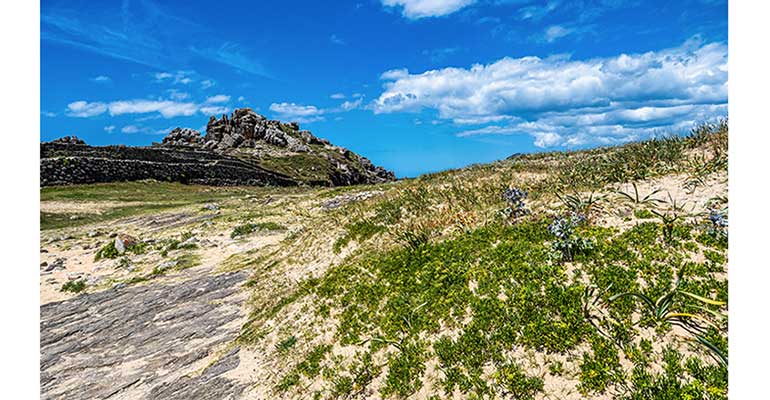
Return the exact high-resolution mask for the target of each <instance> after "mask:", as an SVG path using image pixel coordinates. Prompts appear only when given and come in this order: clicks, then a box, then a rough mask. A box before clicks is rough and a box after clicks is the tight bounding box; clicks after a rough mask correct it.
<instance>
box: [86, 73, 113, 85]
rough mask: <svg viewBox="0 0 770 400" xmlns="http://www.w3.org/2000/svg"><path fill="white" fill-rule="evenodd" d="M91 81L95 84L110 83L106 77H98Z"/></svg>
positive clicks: (110, 80)
mask: <svg viewBox="0 0 770 400" xmlns="http://www.w3.org/2000/svg"><path fill="white" fill-rule="evenodd" d="M91 81H93V82H96V83H109V82H112V79H110V77H109V76H107V75H99V76H95V77H93V78H91Z"/></svg>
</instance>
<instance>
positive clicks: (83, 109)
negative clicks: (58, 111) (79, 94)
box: [67, 100, 107, 118]
mask: <svg viewBox="0 0 770 400" xmlns="http://www.w3.org/2000/svg"><path fill="white" fill-rule="evenodd" d="M105 111H107V105H106V104H104V103H99V102H96V103H89V102H87V101H82V100H81V101H74V102H72V103H69V104H67V115H69V116H71V117H79V118H87V117H93V116H96V115H99V114H103V113H104V112H105Z"/></svg>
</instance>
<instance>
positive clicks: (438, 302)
mask: <svg viewBox="0 0 770 400" xmlns="http://www.w3.org/2000/svg"><path fill="white" fill-rule="evenodd" d="M727 132H728V127H727V122H726V121H724V122H721V123H717V124H711V125H702V126H700V127H698V128H697V129H695V130H693V132H692V133H691V134H690V135H688V136H685V137H671V138H664V139H658V140H651V141H645V142H639V143H632V144H628V145H625V146H620V147H607V148H600V149H594V150H589V151H581V152H568V153H563V152H554V153H542V154H533V155H524V156H517V157H512V158H510V159H507V160H502V161H499V162H495V163H492V164H487V165H475V166H471V167H468V168H463V169H458V170H451V171H445V172H441V173H437V174H430V175H425V176H421V177H419V178H417V179H412V180H403V181H399V182H395V183H389V184H383V185H375V186H358V187H346V188H338V189H307V188H295V189H275V188H273V189H270V188H262V189H259V188H229V189H228V188H203V187H188V186H182V185H168V184H160V183H157V184H156V183H152V184H147V185H143V184H114V185H109V186H108V185H95V186H84V187H68V188H46V189H43V190H42V191H41V198H42V200H43V203H44V204H46V202H49V203H55V202H66V201H70V202H73V201H74V202H83V203H85V202H89V201H91V202H98V201H102V202H108V201H109V202H134V201H136V202H140V204H134V203H129V204H130V205H125V206H119V205H117V206H114V207H112V208H109V210H111V211H109V212H105V213H101V214H98V215H94V214H92V213H91V214H84V215H83V216H79V217H76V219H69V218H70V217H71V215H73V214H72V213H67V212H60V213H56V212H47V213H46V212H44V213H43V214H42V215H41V219H42V221H41V224H42V227H43V229H48V228H50V229H51V232H52V234H53V233H55V234H58V232H61V231H64V230H67V229H70V230H67V231H68V232H75V233H74V235H76V236H77V234H78V233H77V232H78V231H77V230H75V228H76V225H78V224H83V227H82V230H85V229H88V228H87V227H89V226H90V227H93V226H94V224H96V225H100V224H101V225H102V226H103V224H105V223H106V222H107V221H112V220H117V219H119V218H124V217H126V216H128V215H133V214H134V213H154V212H158V211H166V210H173V209H176V208H181V209H194V210H199V209H200V206H201V203H203V202H218V203H220V204H221V205H222V213H221V214H218V215H217V216H216V217H215V218H214V219H212V221H213V222H214V223H213V226H208V227H207V228H205V229H203V228H201V229H199V233H198V235H200V236H203V235H211V236H214V235H220V236H221V235H227V236H231V234H232V238H233V240H240V241H242V242H238V243H248V241H249V240H252V239H250V236H249V235H254V233H252V232H253V231H258V230H259V229H258V227H259V226H262V225H259V224H260V223H261V224H267V223H273V224H275V225H271V226H277V227H279V228H281V229H280V230H281V231H282V232H284V233H283V234H282V236H280V240H279V241H276V242H275V243H272V242H271V244H270V245H269V247H265V248H261V249H259V250H245V251H242V252H238V253H235V254H230V255H229V256H228V257H226V258H224V259H222V260H221V262H218V264H217V270H216V271H223V270H227V271H232V270H249V271H252V277H251V278H250V279H249V281H247V282H246V284H245V285H244V290H245V291H247V293H248V294H249V300H248V303H247V304H248V305H247V307H248V312H249V316H248V321H247V322H246V323H245V324H244V325H243V327H242V329H241V333H240V335H239V337H238V339H237V340H236V341H235V342H234V343H232V344H231V345H232V346H241V348H242V350H241V353H240V360H241V363H240V365H239V367H238V369H237V370H236V371H241V372H240V374H241V375H238V376H239V377H240V378H239V379H245V380H246V381H247V382H249V385H250V388H251V390H252V391H253V393H254V396H255V397H258V396H263V397H279V398H436V399H438V398H517V399H535V398H536V399H542V398H559V399H563V398H584V397H591V398H593V397H604V398H628V399H653V398H655V399H660V398H670V399H678V398H707V399H717V398H726V397H727V354H728V343H727V333H726V327H727V317H726V313H727V301H728V293H727V227H726V220H727V174H726V170H727ZM246 199H248V201H246ZM129 207H137V208H136V209H134V208H129ZM156 207H161V208H162V209H161V208H156ZM166 207H168V208H166ZM110 212H111V213H112V214H110ZM245 224H251V225H245ZM63 227H64V228H63ZM250 227H256V228H254V229H251V228H250ZM184 229H188V228H184ZM196 229H197V228H196ZM239 229H240V230H239ZM82 230H81V231H80V232H82ZM273 230H274V231H277V230H279V229H278V228H276V229H273ZM236 231H237V232H238V234H237V235H235V232H236ZM241 235H243V237H241ZM243 241H245V242H243ZM92 290H100V289H99V288H96V287H94V288H93V289H92Z"/></svg>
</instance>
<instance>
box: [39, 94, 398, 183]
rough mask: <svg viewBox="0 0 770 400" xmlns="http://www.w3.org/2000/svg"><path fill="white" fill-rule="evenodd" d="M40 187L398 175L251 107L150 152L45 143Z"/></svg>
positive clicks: (183, 131) (69, 140) (185, 131)
mask: <svg viewBox="0 0 770 400" xmlns="http://www.w3.org/2000/svg"><path fill="white" fill-rule="evenodd" d="M40 158H41V159H40V184H41V186H49V185H66V184H78V183H96V182H112V181H125V180H141V179H157V180H164V181H176V182H183V183H198V184H207V185H260V186H261V185H280V186H288V185H303V184H307V185H325V186H339V185H354V184H370V183H382V182H387V181H392V180H394V179H395V175H394V174H393V173H392V172H390V171H388V170H386V169H384V168H382V167H379V166H375V165H374V164H372V162H371V161H370V160H369V159H367V158H365V157H361V156H359V155H358V154H355V153H354V152H352V151H350V150H348V149H345V148H342V147H338V146H334V145H332V144H331V143H329V141H327V140H325V139H321V138H318V137H316V136H314V135H313V134H312V133H311V132H310V131H307V130H300V127H299V124H298V123H296V122H288V123H285V122H281V121H277V120H269V119H267V118H265V117H264V116H262V115H259V114H257V113H255V112H254V111H252V110H251V109H249V108H242V109H236V110H235V111H233V113H232V114H231V115H230V116H227V115H222V117H221V118H219V119H217V118H215V117H213V116H212V117H211V118H210V119H209V122H208V125H207V126H206V134H205V135H201V133H200V132H198V131H197V130H194V129H190V128H175V129H173V130H172V131H171V132H169V134H168V135H166V137H164V138H163V140H162V142H161V143H155V144H153V145H152V146H148V147H127V146H104V147H92V146H87V145H86V144H85V143H84V142H83V141H82V140H79V139H77V138H76V137H69V136H68V137H64V138H61V139H57V140H54V141H53V142H48V143H41V145H40Z"/></svg>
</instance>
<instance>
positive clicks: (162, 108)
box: [67, 95, 230, 118]
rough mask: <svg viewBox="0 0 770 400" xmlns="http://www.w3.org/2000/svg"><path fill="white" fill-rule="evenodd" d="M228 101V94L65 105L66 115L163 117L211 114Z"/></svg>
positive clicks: (227, 109)
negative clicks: (200, 98) (202, 98)
mask: <svg viewBox="0 0 770 400" xmlns="http://www.w3.org/2000/svg"><path fill="white" fill-rule="evenodd" d="M228 101H230V96H225V95H217V96H212V97H209V98H208V99H207V100H206V101H205V102H204V103H202V104H198V103H194V102H183V101H174V100H146V99H133V100H118V101H112V102H109V103H104V102H87V101H84V100H80V101H75V102H72V103H70V104H69V105H68V106H67V115H69V116H71V117H80V118H88V117H94V116H97V115H101V114H104V113H109V114H110V115H111V116H116V115H124V114H149V113H158V114H160V116H162V117H163V118H174V117H180V116H185V117H187V116H191V115H193V114H195V113H198V112H200V113H202V114H206V115H212V114H222V113H224V112H228V111H229V108H228V107H225V106H224V105H222V104H221V103H226V102H228ZM223 110H224V111H223Z"/></svg>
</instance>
